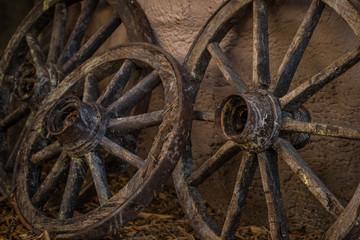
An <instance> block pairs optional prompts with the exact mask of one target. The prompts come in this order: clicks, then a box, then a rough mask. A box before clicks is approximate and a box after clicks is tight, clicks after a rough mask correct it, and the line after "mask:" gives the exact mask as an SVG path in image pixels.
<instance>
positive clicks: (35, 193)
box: [15, 43, 191, 239]
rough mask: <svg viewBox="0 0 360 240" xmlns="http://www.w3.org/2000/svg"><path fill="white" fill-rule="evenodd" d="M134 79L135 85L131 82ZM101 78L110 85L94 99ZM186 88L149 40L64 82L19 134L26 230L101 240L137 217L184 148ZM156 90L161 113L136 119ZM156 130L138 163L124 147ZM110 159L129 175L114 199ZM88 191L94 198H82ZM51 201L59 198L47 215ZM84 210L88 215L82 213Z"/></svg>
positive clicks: (19, 191) (19, 198) (19, 197)
mask: <svg viewBox="0 0 360 240" xmlns="http://www.w3.org/2000/svg"><path fill="white" fill-rule="evenodd" d="M139 70H141V72H142V73H140V74H139V73H138V71H139ZM144 73H146V74H144ZM138 77H140V80H139V81H137V82H138V83H137V84H135V85H134V86H131V84H130V82H131V81H129V80H131V79H132V78H138ZM102 80H105V82H106V81H109V80H110V81H109V83H108V85H107V86H106V87H105V89H104V91H102V93H101V94H100V95H99V97H97V94H98V91H99V88H98V86H99V84H101V83H102ZM184 82H185V81H183V79H182V76H181V73H180V71H179V68H178V65H177V64H176V62H175V61H174V60H173V59H172V58H171V57H170V56H169V55H167V54H166V53H165V52H163V50H161V49H160V48H157V47H155V46H152V45H150V44H145V43H143V44H140V43H139V44H132V45H123V46H119V47H116V48H114V49H112V50H108V51H106V52H105V53H104V54H103V55H101V56H99V57H95V58H93V59H90V60H89V61H88V62H86V63H84V64H83V65H82V66H81V67H79V68H77V69H76V70H75V71H73V72H72V73H71V74H70V75H69V76H67V77H66V78H65V79H64V81H63V82H62V83H61V84H60V85H59V86H58V88H57V89H56V90H55V91H54V93H52V94H51V95H50V96H49V97H48V98H47V100H46V101H45V102H44V104H43V105H42V107H40V109H39V111H38V112H37V113H36V115H35V117H34V119H35V120H34V122H33V124H32V126H31V127H30V130H29V131H28V133H27V134H26V136H25V140H24V145H23V147H22V149H23V150H22V151H21V154H20V159H21V169H20V173H19V176H18V177H17V178H18V182H17V184H18V185H17V188H16V194H15V207H16V209H17V212H18V214H19V216H20V218H21V220H22V221H23V223H24V224H25V226H27V227H28V228H30V229H32V230H33V231H34V232H37V233H40V232H43V231H45V230H46V231H48V232H49V233H50V235H51V236H52V237H56V238H74V237H75V238H81V239H88V238H97V239H98V238H99V237H100V236H103V235H105V234H109V233H111V232H113V231H115V230H116V229H118V228H119V227H121V226H123V225H124V224H126V223H127V222H128V221H129V220H131V219H133V218H134V217H135V216H136V215H137V214H138V213H139V212H140V211H141V210H142V209H143V208H144V207H145V206H146V205H147V204H148V203H149V202H150V201H151V199H152V198H153V197H154V196H155V195H156V194H157V192H158V191H159V190H160V188H161V187H162V185H163V184H164V183H165V181H166V179H167V178H168V177H169V176H170V174H171V172H172V170H173V168H174V167H175V165H176V163H177V160H178V159H179V158H180V155H181V153H182V151H183V147H184V146H185V139H186V135H187V131H188V128H189V127H188V126H189V124H190V117H191V114H190V113H191V111H190V107H189V106H190V104H186V102H189V101H188V100H186V98H185V87H184V85H185V84H184ZM98 83H99V84H98ZM129 84H130V85H129ZM159 89H160V90H161V89H163V93H164V95H163V96H164V101H163V106H161V107H160V108H159V109H155V110H154V111H152V112H147V113H142V114H137V113H136V112H134V110H136V106H137V105H138V104H141V102H142V100H143V99H146V98H147V97H148V96H149V94H151V92H153V91H159ZM71 93H72V94H73V95H69V94H71ZM64 96H67V97H64ZM150 103H151V104H153V102H152V101H151V100H150ZM160 103H161V101H160ZM158 104H159V103H158ZM158 104H157V105H158ZM151 107H154V106H151ZM134 114H135V115H134ZM189 116H190V117H189ZM154 126H158V132H157V134H156V135H155V136H154V138H153V139H152V138H151V136H150V135H147V136H146V138H147V139H148V141H149V140H150V141H152V146H151V148H150V149H149V150H148V153H147V155H146V156H145V157H141V156H139V155H138V154H137V153H136V152H135V149H134V148H133V147H132V146H131V144H127V143H128V142H131V139H132V138H131V136H133V135H136V134H138V133H137V132H138V131H140V130H143V129H146V128H150V127H154ZM120 138H123V139H124V140H123V142H121V141H120V140H119V139H120ZM129 139H130V141H129ZM111 156H113V157H116V159H117V161H118V162H122V164H125V165H126V166H125V167H124V168H123V171H122V173H120V175H121V174H122V175H124V174H128V175H127V176H129V178H128V179H127V181H125V182H123V185H121V186H122V187H121V188H119V189H117V190H116V191H117V192H114V191H115V190H114V191H113V190H112V186H111V184H110V181H113V180H114V179H110V178H109V177H108V176H107V174H106V172H107V168H106V161H107V160H108V159H109V157H111ZM112 164H114V162H113V163H112ZM113 166H114V165H112V166H111V168H113ZM110 170H111V169H110ZM87 172H88V174H87ZM88 177H90V181H89V178H88ZM118 177H119V176H118ZM115 181H116V178H115ZM89 184H90V186H93V187H94V189H95V190H96V196H97V197H95V198H92V197H87V198H88V199H86V197H84V196H83V193H84V192H86V191H87V189H88V188H89ZM111 192H113V193H111ZM51 198H53V199H54V198H55V199H61V201H60V202H59V205H58V206H55V207H54V206H53V205H54V204H52V207H51V209H49V205H46V203H47V201H48V200H49V199H51ZM94 199H95V200H94ZM86 200H87V201H86ZM89 202H90V203H89ZM87 203H88V204H90V205H91V206H93V209H92V210H90V211H89V210H87V211H88V212H84V211H82V207H83V206H84V204H87ZM88 206H89V205H88ZM51 211H52V213H51ZM54 211H55V213H54ZM74 213H75V214H74Z"/></svg>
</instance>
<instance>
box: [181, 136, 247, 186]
mask: <svg viewBox="0 0 360 240" xmlns="http://www.w3.org/2000/svg"><path fill="white" fill-rule="evenodd" d="M240 151H241V148H240V146H239V145H238V144H237V143H235V142H233V141H228V142H226V143H225V144H224V145H223V146H222V147H221V148H220V149H219V150H218V151H217V152H216V153H215V154H214V155H213V156H211V157H210V158H209V159H208V160H206V162H205V163H204V164H202V165H201V166H200V167H199V168H198V169H196V170H195V172H194V173H193V174H192V175H191V176H190V177H188V178H187V179H186V182H187V183H188V184H189V185H191V186H198V185H199V184H201V183H202V182H204V180H205V179H207V178H208V177H210V176H211V174H213V173H214V172H215V171H216V170H218V169H219V168H220V167H221V166H222V165H224V164H225V162H227V161H228V160H229V159H231V158H232V157H233V156H235V155H236V154H238V153H239V152H240Z"/></svg>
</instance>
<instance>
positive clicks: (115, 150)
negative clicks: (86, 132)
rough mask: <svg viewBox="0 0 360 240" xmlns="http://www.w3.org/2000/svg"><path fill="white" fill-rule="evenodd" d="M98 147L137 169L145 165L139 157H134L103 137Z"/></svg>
mask: <svg viewBox="0 0 360 240" xmlns="http://www.w3.org/2000/svg"><path fill="white" fill-rule="evenodd" d="M100 145H101V146H102V147H103V148H104V149H105V150H106V151H108V152H109V153H111V154H113V155H114V156H116V157H119V158H121V159H122V160H124V161H125V162H128V163H129V164H131V165H133V166H135V167H137V168H142V167H143V166H144V164H145V161H144V160H143V159H141V158H140V157H138V156H136V155H135V154H134V153H132V152H130V151H128V150H126V149H125V148H123V147H121V146H119V145H118V144H116V143H114V142H113V141H111V140H110V139H108V138H106V137H103V138H102V139H101V142H100Z"/></svg>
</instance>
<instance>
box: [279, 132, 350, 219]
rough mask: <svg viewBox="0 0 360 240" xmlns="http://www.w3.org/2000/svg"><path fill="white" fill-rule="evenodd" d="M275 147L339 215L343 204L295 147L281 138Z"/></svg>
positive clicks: (321, 199) (328, 209) (315, 193)
mask: <svg viewBox="0 0 360 240" xmlns="http://www.w3.org/2000/svg"><path fill="white" fill-rule="evenodd" d="M274 149H275V150H276V151H277V152H278V154H279V156H280V157H281V158H282V159H283V160H284V161H285V162H286V163H287V164H288V165H289V167H290V168H291V169H292V170H293V171H294V173H295V174H296V175H297V176H298V178H299V179H300V180H301V181H302V182H303V183H304V184H305V186H306V187H307V188H308V189H309V190H310V192H311V193H312V194H313V195H314V196H315V197H316V198H317V199H318V200H319V202H320V203H321V204H322V205H323V206H324V207H325V209H326V210H327V211H328V212H329V213H331V214H332V215H333V216H335V217H338V216H339V215H340V214H341V212H342V211H343V210H344V208H343V206H342V205H341V203H340V202H339V201H338V200H337V199H336V197H335V196H334V195H333V194H332V193H331V192H330V190H329V189H328V188H327V187H326V186H325V185H324V183H323V182H322V181H321V180H320V179H319V178H318V177H317V176H316V175H315V173H314V172H313V171H312V170H311V169H310V167H309V166H308V165H307V164H306V162H305V161H304V160H303V159H302V158H301V157H300V155H299V154H298V153H297V152H296V150H295V148H294V147H293V146H292V145H291V144H290V143H289V142H288V141H286V140H284V139H281V138H279V139H278V140H277V141H276V142H275V143H274Z"/></svg>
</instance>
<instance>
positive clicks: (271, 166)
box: [257, 151, 290, 239]
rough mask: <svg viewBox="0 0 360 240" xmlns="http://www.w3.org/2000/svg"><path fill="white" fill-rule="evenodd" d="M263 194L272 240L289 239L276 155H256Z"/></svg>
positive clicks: (267, 152) (264, 153)
mask: <svg viewBox="0 0 360 240" xmlns="http://www.w3.org/2000/svg"><path fill="white" fill-rule="evenodd" d="M257 157H258V161H259V168H260V173H261V180H262V184H263V189H264V193H265V199H266V205H267V208H268V218H269V226H270V234H271V238H272V239H290V238H289V234H288V231H287V227H286V223H285V215H284V210H283V205H282V199H281V192H280V184H279V173H278V166H277V164H278V163H277V157H276V153H274V152H270V151H266V152H261V153H259V154H258V155H257Z"/></svg>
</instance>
